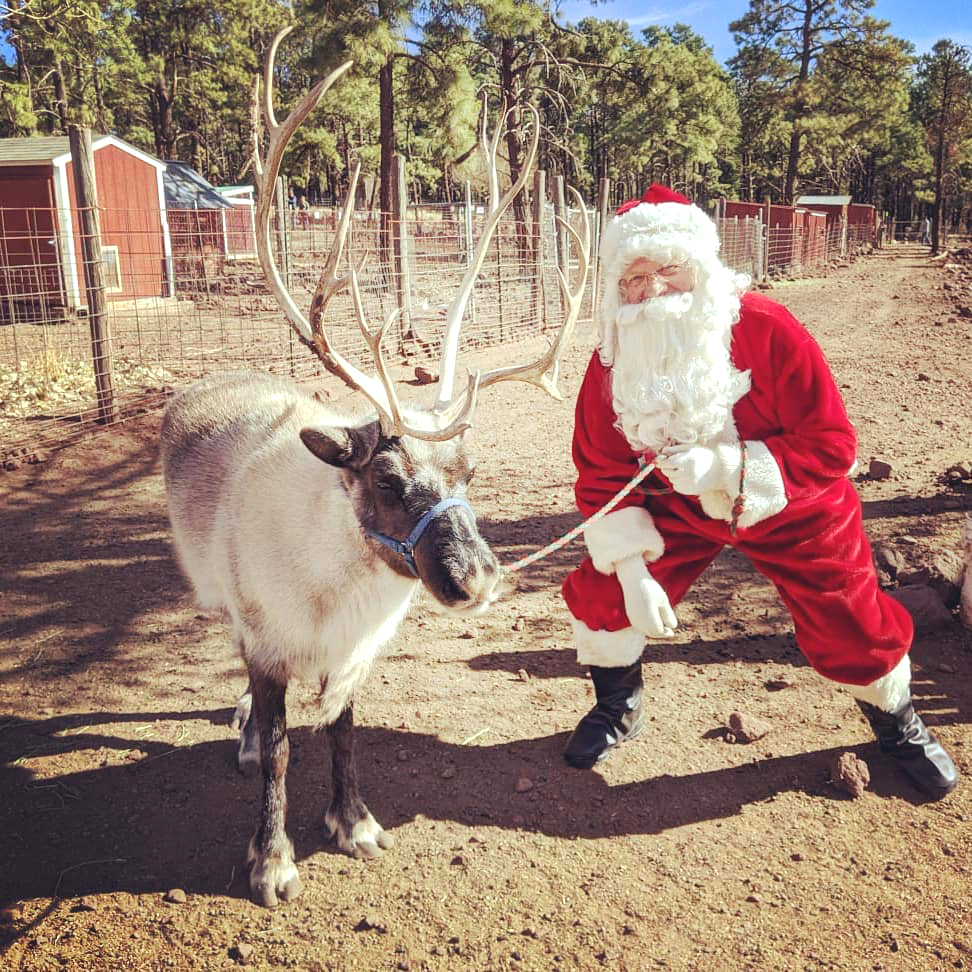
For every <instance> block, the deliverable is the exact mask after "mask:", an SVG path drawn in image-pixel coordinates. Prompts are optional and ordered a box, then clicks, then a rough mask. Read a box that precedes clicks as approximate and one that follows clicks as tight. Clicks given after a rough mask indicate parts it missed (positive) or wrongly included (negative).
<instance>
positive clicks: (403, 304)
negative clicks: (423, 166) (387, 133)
mask: <svg viewBox="0 0 972 972" xmlns="http://www.w3.org/2000/svg"><path fill="white" fill-rule="evenodd" d="M407 208H408V193H407V191H406V188H405V160H404V159H403V158H402V157H401V156H400V155H398V154H397V153H396V154H395V155H393V156H392V262H393V266H392V274H393V276H394V278H395V294H396V299H397V301H398V309H399V311H400V315H401V316H400V317H399V333H400V334H401V335H402V336H403V337H404V336H405V335H406V334H407V335H409V336H411V335H412V305H411V299H412V280H411V273H410V268H409V263H410V260H409V241H408V227H407V226H406V223H405V213H406V210H407Z"/></svg>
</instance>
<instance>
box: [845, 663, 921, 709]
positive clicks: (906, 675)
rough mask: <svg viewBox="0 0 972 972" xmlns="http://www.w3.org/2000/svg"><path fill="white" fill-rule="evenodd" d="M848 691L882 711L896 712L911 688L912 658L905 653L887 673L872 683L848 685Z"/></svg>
mask: <svg viewBox="0 0 972 972" xmlns="http://www.w3.org/2000/svg"><path fill="white" fill-rule="evenodd" d="M845 687H846V688H847V691H848V692H850V694H851V695H853V696H854V698H855V699H860V700H861V701H862V702H869V703H870V704H871V705H873V706H876V707H877V708H879V709H880V710H881V711H882V712H895V711H896V710H897V709H900V708H901V705H902V703H903V702H904V701H905V699H907V698H908V695H909V692H910V690H911V659H910V658H909V657H908V656H907V655H905V656H904V658H902V659H901V661H899V662H898V664H897V665H895V666H894V668H892V669H891V671H890V672H888V674H887V675H882V676H881V678H878V679H875V680H874V681H873V682H871V684H870V685H847V686H845Z"/></svg>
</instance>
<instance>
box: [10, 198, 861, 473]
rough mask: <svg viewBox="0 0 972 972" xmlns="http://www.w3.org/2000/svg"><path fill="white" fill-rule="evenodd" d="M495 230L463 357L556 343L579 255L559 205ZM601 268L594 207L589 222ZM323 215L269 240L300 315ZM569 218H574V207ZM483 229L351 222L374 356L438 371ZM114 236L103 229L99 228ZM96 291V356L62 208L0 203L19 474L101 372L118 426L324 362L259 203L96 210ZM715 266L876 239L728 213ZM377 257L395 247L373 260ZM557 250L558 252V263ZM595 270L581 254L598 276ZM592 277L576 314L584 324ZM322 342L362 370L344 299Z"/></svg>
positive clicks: (777, 259)
mask: <svg viewBox="0 0 972 972" xmlns="http://www.w3.org/2000/svg"><path fill="white" fill-rule="evenodd" d="M538 213H539V216H538V218H537V219H535V220H533V219H528V220H527V221H526V222H525V223H518V222H517V220H516V219H515V218H514V216H513V215H511V214H507V215H506V216H505V217H504V218H503V219H502V220H501V221H500V223H499V225H498V227H497V230H496V233H495V237H494V240H493V242H492V243H491V245H490V247H489V248H488V250H487V252H486V255H485V259H484V262H483V265H482V268H481V270H480V272H479V274H478V276H477V278H476V281H475V284H474V286H473V289H472V294H471V298H470V301H469V304H468V306H467V309H466V314H465V318H464V324H463V330H462V338H461V343H460V357H462V356H463V355H464V354H474V353H475V352H476V351H477V350H478V349H485V348H489V347H494V346H497V345H515V344H517V343H521V342H524V341H528V340H531V339H534V338H537V337H540V336H543V335H545V334H551V335H552V334H553V333H555V331H556V329H557V328H558V327H559V325H560V323H561V322H562V320H563V315H564V309H563V308H562V306H561V294H560V288H559V283H558V272H557V271H558V266H562V265H563V263H564V260H565V259H566V263H567V270H568V272H569V274H570V275H571V276H572V275H573V274H574V273H576V254H575V253H573V248H572V247H571V246H570V245H569V244H568V243H567V242H566V234H565V233H563V232H562V231H561V230H560V229H559V228H558V226H557V224H556V221H555V218H554V208H553V206H551V205H545V206H543V207H540V208H539V209H538ZM590 215H591V218H592V227H593V235H594V241H595V245H594V251H595V252H594V253H593V254H592V261H594V260H596V241H597V238H598V220H597V214H596V213H591V214H590ZM338 218H339V214H338V212H337V211H335V210H334V209H321V208H318V209H310V210H293V209H291V210H289V211H285V212H284V213H283V217H282V218H276V219H275V221H274V225H273V232H272V239H273V244H274V246H275V247H276V253H277V262H278V266H279V267H280V270H281V276H282V278H283V279H284V281H285V284H286V286H287V288H288V290H289V291H290V292H291V294H292V295H293V297H294V300H295V302H296V304H297V306H298V307H300V308H301V309H303V310H305V313H306V308H308V307H309V305H310V302H311V297H312V295H313V293H314V289H315V287H316V285H317V282H318V278H319V275H320V272H321V269H322V267H323V265H324V263H325V261H326V258H327V255H328V253H329V251H330V249H331V245H332V243H333V241H334V236H335V233H336V228H337V222H338ZM568 218H569V219H570V221H571V222H572V224H574V225H576V224H577V222H578V214H577V213H568ZM485 222H486V213H485V211H484V209H483V207H475V206H470V207H467V206H462V205H450V204H442V205H422V206H414V207H409V208H408V209H407V210H406V215H405V219H404V220H403V221H402V220H400V221H395V220H391V219H388V218H386V231H387V232H388V233H389V234H390V235H391V237H397V238H399V239H400V240H401V241H402V243H401V244H400V246H399V248H398V249H397V250H395V252H394V253H392V252H391V250H390V248H389V247H388V246H387V245H385V246H383V245H382V243H383V237H382V231H381V220H380V217H379V215H378V214H377V213H368V212H365V213H356V214H355V216H354V219H353V221H352V224H351V230H350V233H349V238H348V242H347V247H346V254H345V260H344V270H345V271H347V270H348V268H349V267H350V266H351V265H352V263H353V265H354V266H355V267H358V266H361V270H360V273H359V284H360V292H361V297H362V304H363V308H364V315H365V318H366V319H367V321H368V322H369V325H370V326H372V327H374V326H375V325H376V324H379V323H381V322H383V321H385V320H386V318H387V317H388V316H389V315H391V314H393V313H394V312H395V311H396V310H397V311H399V316H398V318H397V319H396V320H395V322H394V323H393V324H392V326H391V327H390V328H389V332H388V334H387V335H386V338H385V341H384V344H383V347H384V348H385V352H386V356H387V357H388V359H389V360H390V361H391V362H392V363H393V364H397V365H407V366H409V367H412V366H415V365H428V366H429V368H430V370H434V368H435V366H436V364H437V361H438V354H439V349H440V346H441V341H442V338H443V335H444V328H445V322H446V312H447V309H448V307H449V304H450V302H451V301H452V299H453V297H454V295H455V294H456V293H457V292H458V291H459V289H460V286H461V283H462V280H463V277H464V275H465V274H466V273H467V270H468V268H469V264H470V261H471V260H472V258H473V253H474V250H475V247H476V245H477V243H478V242H479V239H480V236H481V233H482V231H483V228H484V225H485ZM106 226H110V232H108V231H107V230H106V228H105V227H106ZM101 228H102V233H101V235H102V246H101V268H102V272H103V277H104V289H105V291H106V298H107V302H106V308H107V309H106V312H105V317H106V320H105V322H104V326H105V331H106V332H107V334H108V335H109V337H108V340H107V342H105V344H104V345H103V347H104V348H105V350H104V352H103V354H104V359H101V358H99V359H97V360H96V358H95V357H94V355H93V354H92V347H93V346H95V347H99V345H97V344H96V343H95V342H93V341H92V333H93V331H92V328H91V326H90V325H91V321H90V320H89V317H88V306H87V305H88V301H87V298H86V286H85V281H86V279H87V276H88V274H87V272H86V270H87V268H85V266H84V264H83V258H82V257H81V252H82V248H81V247H80V245H79V244H78V242H77V234H78V222H77V217H76V215H75V214H73V213H62V212H58V211H56V210H52V209H46V210H43V209H35V210H31V209H13V208H10V209H0V464H3V465H5V466H7V467H8V468H10V467H13V466H15V465H17V464H19V463H20V462H24V461H32V460H34V459H37V458H40V457H42V456H43V453H44V452H46V451H49V450H50V449H52V448H56V447H59V446H61V445H64V444H66V443H67V442H70V441H71V440H72V439H74V438H76V437H77V436H78V435H80V434H82V433H84V432H85V431H88V430H90V429H91V428H92V427H95V426H97V425H98V424H99V423H102V422H104V420H105V412H104V409H103V407H101V406H102V405H103V403H100V402H99V386H98V385H97V384H96V374H97V373H99V372H104V371H105V370H108V371H109V373H110V376H111V386H110V387H111V391H112V396H113V408H112V413H111V418H112V419H113V420H124V419H125V418H127V417H130V416H131V415H134V414H139V413H141V412H144V411H146V410H149V409H154V408H157V407H159V406H160V405H161V404H162V403H163V402H164V401H165V399H166V397H167V396H168V395H169V394H170V393H171V391H172V390H173V389H174V388H177V387H179V386H181V385H184V384H187V383H189V382H190V381H192V380H194V379H196V378H199V377H201V376H203V375H206V374H210V373H212V372H215V371H224V370H235V369H240V368H255V369H260V370H264V371H270V372H274V373H278V374H283V375H289V376H292V377H294V378H296V379H298V380H305V379H310V378H313V377H315V376H318V375H321V374H323V373H324V372H323V366H322V365H321V364H320V362H319V361H317V359H316V358H314V357H313V356H312V355H311V354H310V353H309V352H308V350H307V349H305V348H304V347H303V346H302V345H301V344H300V342H299V340H298V339H297V337H296V336H295V335H294V333H293V331H292V330H291V329H290V327H289V326H288V325H287V323H286V321H285V318H284V316H283V314H282V312H281V310H280V308H279V306H278V305H277V303H276V302H275V300H274V298H273V297H272V296H271V295H270V293H269V291H268V289H267V287H266V284H265V282H264V278H263V274H262V271H261V269H260V266H259V264H258V263H257V262H256V260H255V256H254V251H255V246H254V242H253V241H254V239H255V237H254V228H253V222H252V210H251V209H250V208H249V207H243V208H240V209H238V210H234V211H226V210H222V211H204V210H191V211H190V210H186V211H173V210H169V211H167V212H166V213H165V214H164V218H163V219H162V221H161V224H160V223H159V222H158V221H156V222H155V223H154V224H153V223H152V220H150V219H146V217H145V214H144V213H142V212H136V211H131V212H125V211H115V210H113V211H111V212H108V213H106V212H104V211H102V212H101ZM719 228H720V233H721V236H722V241H723V257H724V259H725V260H726V262H727V263H729V264H730V265H731V266H733V267H735V268H736V269H738V270H740V271H743V272H746V273H749V274H750V275H751V276H752V277H753V278H754V279H755V280H757V281H759V280H763V279H766V278H767V277H773V276H779V275H790V276H795V275H805V274H810V273H813V274H818V275H819V274H821V273H824V272H827V270H828V269H830V268H831V267H832V266H833V265H835V264H836V263H837V262H838V261H840V260H843V259H846V258H850V257H853V256H854V255H856V254H857V253H859V252H861V251H863V250H865V249H867V248H869V247H870V246H871V245H873V243H874V239H873V235H872V237H871V238H869V239H867V240H865V239H863V237H862V238H859V239H858V238H856V237H855V234H854V233H852V232H849V231H848V228H847V227H846V226H841V225H837V226H834V227H832V228H831V229H828V232H827V234H826V235H825V236H824V237H822V238H820V239H815V240H810V241H808V240H806V239H804V238H802V237H799V236H797V235H795V234H793V233H790V234H789V235H787V234H786V233H783V232H780V231H777V230H774V229H771V230H770V231H769V232H768V233H767V231H766V228H765V227H764V226H763V225H762V223H761V222H760V221H759V219H750V218H747V219H745V220H740V219H722V220H719ZM383 253H388V254H389V255H388V256H386V257H385V258H382V254H383ZM565 253H566V258H565V257H564V254H565ZM594 265H595V264H594V263H593V262H592V267H593V266H594ZM592 278H593V274H589V275H588V282H587V288H586V292H585V294H584V298H583V302H582V306H581V311H580V320H581V321H585V320H587V321H589V320H590V319H591V316H592V287H593V285H594V284H593V283H592ZM326 322H327V330H328V337H329V339H330V340H331V342H332V343H333V345H334V347H335V348H336V349H337V350H338V351H339V352H340V353H341V354H343V355H344V356H345V357H346V358H348V359H349V360H350V361H352V362H353V363H355V364H357V365H358V366H359V367H361V368H363V369H365V370H370V369H371V366H372V362H371V359H370V355H369V352H368V351H367V349H366V347H365V345H364V342H363V340H362V338H361V334H360V329H359V326H358V322H357V317H356V314H355V310H354V307H353V304H352V300H351V296H350V294H349V293H348V291H347V290H342V291H340V292H339V293H337V294H335V296H334V297H333V299H332V301H331V303H330V304H329V305H328V307H327V311H326Z"/></svg>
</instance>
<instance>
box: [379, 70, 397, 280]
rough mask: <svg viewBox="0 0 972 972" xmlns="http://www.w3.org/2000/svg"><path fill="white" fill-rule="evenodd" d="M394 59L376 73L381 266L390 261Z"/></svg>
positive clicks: (393, 151) (393, 137) (393, 146)
mask: <svg viewBox="0 0 972 972" xmlns="http://www.w3.org/2000/svg"><path fill="white" fill-rule="evenodd" d="M393 64H394V55H392V54H389V55H388V57H387V58H386V59H385V63H384V64H382V66H381V70H380V71H379V72H378V104H379V117H380V131H379V141H380V144H381V160H380V163H379V174H378V178H379V191H378V208H379V209H380V210H381V222H380V223H379V226H380V229H379V236H378V249H379V253H378V262H379V263H380V264H381V265H382V266H385V265H387V264H388V263H389V261H390V260H391V245H392V233H391V230H392V226H391V221H392V218H393V214H392V191H393V186H392V177H393V173H392V156H393V155H394V153H395V92H394V90H393V88H392V81H393V75H392V65H393Z"/></svg>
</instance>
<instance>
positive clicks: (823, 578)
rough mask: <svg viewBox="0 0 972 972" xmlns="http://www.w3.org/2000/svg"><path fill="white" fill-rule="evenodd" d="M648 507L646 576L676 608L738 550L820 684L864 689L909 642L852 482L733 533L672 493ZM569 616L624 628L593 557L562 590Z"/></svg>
mask: <svg viewBox="0 0 972 972" xmlns="http://www.w3.org/2000/svg"><path fill="white" fill-rule="evenodd" d="M646 499H647V500H648V509H649V510H650V511H651V514H652V516H653V518H654V521H655V525H656V526H657V528H658V530H659V532H660V533H661V535H662V537H663V538H664V540H665V552H664V553H663V554H662V556H661V557H660V558H659V559H658V560H656V561H654V562H653V563H650V564H649V565H648V569H649V571H650V572H651V575H652V576H653V577H654V578H655V580H657V581H658V583H659V584H661V586H662V587H663V588H664V589H665V591H666V593H667V594H668V598H669V600H670V601H671V603H672V606H673V607H674V606H675V605H676V604H678V602H679V601H681V600H682V598H683V597H684V596H685V593H686V592H687V591H688V589H689V588H690V587H691V585H692V583H693V582H694V581H695V579H696V578H697V577H698V576H699V575H700V574H701V573H702V572H703V571H704V570H705V568H706V567H708V566H709V564H710V563H712V561H713V560H714V559H715V557H716V556H717V555H718V553H719V552H720V551H721V550H722V548H723V547H724V546H726V545H727V544H728V545H731V546H734V547H736V549H737V550H739V551H740V552H741V553H743V554H745V555H746V556H747V557H748V558H749V559H750V560H751V561H752V563H753V565H754V566H755V567H756V569H757V570H759V571H760V573H762V574H763V575H764V576H765V577H767V578H768V579H769V580H770V581H771V582H772V583H773V584H774V585H775V587H776V589H777V591H778V592H779V595H780V597H781V598H782V600H783V603H784V604H786V606H787V608H788V609H789V612H790V615H791V617H792V619H793V626H794V629H795V632H796V639H797V644H798V645H799V646H800V650H801V651H802V652H803V654H804V655H805V656H806V658H807V660H808V661H809V662H810V664H811V665H812V666H813V668H814V669H815V670H816V671H817V672H819V673H820V674H821V675H823V676H824V677H825V678H829V679H832V680H834V681H836V682H842V683H845V684H849V685H867V684H869V683H871V682H873V681H874V680H875V679H878V678H880V677H881V676H883V675H886V674H887V673H888V672H889V671H891V669H892V668H894V667H895V665H897V663H898V662H899V661H900V660H901V658H902V657H903V656H904V655H905V654H906V653H907V651H908V649H909V647H910V646H911V639H912V634H913V629H912V623H911V617H910V615H909V614H908V612H907V611H906V610H905V609H904V607H902V605H901V604H899V603H898V602H897V601H896V600H894V599H893V598H891V597H889V596H888V595H887V594H885V593H884V592H883V591H881V590H880V588H879V587H878V583H877V576H876V574H875V570H874V563H873V560H872V557H871V548H870V545H869V543H868V541H867V537H866V536H865V535H864V530H863V527H862V522H861V520H862V517H861V504H860V500H859V498H858V496H857V492H856V491H855V489H854V487H853V485H852V483H851V482H850V481H849V480H847V479H841V480H838V481H836V482H835V483H834V484H833V485H832V486H831V487H829V488H828V489H827V491H826V495H825V496H823V497H820V496H818V497H817V498H816V499H815V501H814V502H813V503H812V504H810V503H805V504H791V505H790V506H788V507H787V508H786V509H785V510H783V512H782V513H778V514H777V515H776V516H772V517H770V518H769V519H767V520H764V521H763V522H762V523H757V524H756V525H755V526H753V527H750V528H748V529H741V530H739V531H738V532H737V534H736V535H735V536H732V535H731V534H730V532H729V524H728V523H726V522H724V521H722V520H713V519H711V518H709V517H708V516H706V515H705V514H704V513H703V512H702V510H701V508H700V507H699V506H698V503H697V502H696V501H695V500H694V499H691V498H687V497H684V496H680V495H678V494H669V495H665V496H652V497H650V498H646ZM563 595H564V599H565V600H566V602H567V606H568V608H569V609H570V612H571V614H573V615H574V617H575V618H577V620H578V621H581V622H583V623H584V624H585V625H586V626H587V627H588V628H590V629H591V630H593V631H619V630H621V629H622V628H626V627H629V624H628V619H627V616H626V615H625V613H624V601H623V598H622V594H621V587H620V585H619V583H618V581H617V578H616V577H615V576H614V575H613V574H611V575H605V574H601V573H599V572H598V571H596V570H595V569H594V566H593V564H592V563H591V560H590V558H587V559H586V560H584V562H583V563H582V564H581V565H580V566H579V567H577V568H576V569H575V570H573V571H572V572H571V573H570V574H569V575H568V576H567V578H566V580H565V581H564V584H563Z"/></svg>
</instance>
